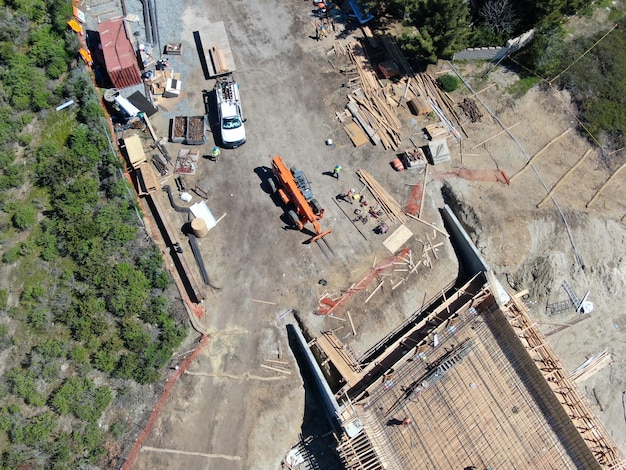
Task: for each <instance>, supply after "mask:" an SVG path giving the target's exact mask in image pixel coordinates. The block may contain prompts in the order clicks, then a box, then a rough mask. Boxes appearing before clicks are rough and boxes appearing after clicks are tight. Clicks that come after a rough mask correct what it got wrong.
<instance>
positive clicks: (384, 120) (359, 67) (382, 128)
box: [331, 42, 402, 150]
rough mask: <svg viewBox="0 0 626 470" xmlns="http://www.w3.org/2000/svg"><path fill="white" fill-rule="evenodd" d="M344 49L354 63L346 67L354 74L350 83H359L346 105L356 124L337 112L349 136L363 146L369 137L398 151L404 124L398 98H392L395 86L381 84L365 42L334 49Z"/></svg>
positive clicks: (357, 144)
mask: <svg viewBox="0 0 626 470" xmlns="http://www.w3.org/2000/svg"><path fill="white" fill-rule="evenodd" d="M344 50H345V51H346V53H347V55H348V57H349V58H350V60H351V62H352V65H353V67H350V68H349V69H348V70H346V73H347V74H348V73H349V74H352V75H353V76H352V77H351V78H349V81H348V83H349V85H350V86H353V85H354V86H357V88H356V89H355V90H354V91H353V92H352V93H351V94H349V95H348V104H347V105H346V109H347V110H348V113H349V116H351V121H353V122H354V124H353V123H351V122H350V119H348V120H346V119H345V118H343V115H340V114H337V116H338V117H339V119H340V120H341V122H342V123H343V124H344V129H345V131H346V133H347V134H348V137H350V139H351V140H352V142H353V143H354V145H355V146H359V145H362V144H363V143H365V142H367V140H368V139H369V140H370V141H371V142H372V143H373V144H374V145H378V144H381V145H382V146H383V147H384V148H385V149H390V148H391V149H394V150H397V149H398V148H399V146H400V140H401V138H400V129H401V127H402V123H401V122H400V119H399V118H398V113H397V112H396V110H395V109H394V107H393V106H392V105H393V104H394V103H397V101H394V100H393V99H389V98H388V95H390V94H391V91H392V89H391V87H389V86H388V87H387V88H383V87H382V86H381V84H380V82H379V81H378V78H377V76H376V71H375V70H374V68H373V67H372V65H371V64H370V62H369V59H368V58H367V55H366V52H365V49H364V48H363V46H362V45H361V44H359V43H356V42H355V43H352V44H349V45H348V47H347V48H344V46H342V45H340V44H338V43H335V45H334V47H333V50H331V52H335V54H337V55H342V54H343V52H344Z"/></svg>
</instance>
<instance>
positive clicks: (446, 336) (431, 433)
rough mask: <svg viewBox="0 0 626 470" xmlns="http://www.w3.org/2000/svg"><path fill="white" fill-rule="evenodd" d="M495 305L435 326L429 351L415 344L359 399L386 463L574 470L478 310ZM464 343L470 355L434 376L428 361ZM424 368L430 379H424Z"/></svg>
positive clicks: (486, 304)
mask: <svg viewBox="0 0 626 470" xmlns="http://www.w3.org/2000/svg"><path fill="white" fill-rule="evenodd" d="M493 307H494V304H493V299H488V300H486V301H484V302H482V303H481V304H480V305H477V306H475V308H470V309H468V310H465V311H464V312H461V313H460V315H459V317H458V319H457V321H456V323H455V324H454V326H453V327H451V324H447V325H445V326H444V325H442V326H441V327H439V328H438V329H437V335H438V346H437V347H436V348H434V347H433V346H432V344H433V342H432V341H433V338H432V337H431V338H430V345H429V347H428V350H427V351H424V353H423V354H418V353H417V349H416V352H415V355H414V357H413V358H412V359H411V360H410V361H409V362H407V363H406V364H405V365H404V366H402V367H401V369H400V370H396V371H394V372H393V374H392V375H390V376H386V377H384V378H383V381H382V383H381V384H380V385H379V386H378V387H377V388H376V389H374V390H373V391H372V392H371V396H370V397H369V399H365V400H363V401H362V402H361V403H362V404H364V406H363V408H362V410H359V413H360V414H361V415H362V416H361V419H362V421H363V422H364V423H365V424H366V427H365V432H366V433H368V435H369V434H370V433H371V436H370V439H369V441H370V442H369V444H370V447H371V446H374V447H375V448H376V451H377V453H379V454H380V456H381V457H382V456H387V457H386V458H384V459H383V460H384V461H385V464H386V468H388V469H396V468H397V469H401V468H412V469H419V468H465V467H470V466H476V467H477V468H481V466H484V467H486V466H491V467H492V468H544V469H569V468H576V465H575V463H574V462H573V461H572V458H571V457H570V456H569V455H568V454H567V452H566V450H565V448H564V447H563V445H562V444H561V442H560V441H559V439H558V436H557V435H556V434H555V431H554V430H553V429H552V427H551V426H550V424H549V423H548V422H547V421H546V418H545V416H544V415H543V413H542V411H541V409H540V407H539V405H538V404H537V403H536V402H535V400H534V398H533V395H532V394H531V393H530V391H529V390H528V389H527V388H526V385H525V383H524V377H522V376H520V375H519V371H520V368H518V367H516V366H515V364H513V363H511V362H510V357H509V355H507V354H506V351H505V350H503V349H502V345H501V344H499V343H498V341H497V340H496V338H495V337H494V334H493V333H492V331H491V330H490V328H489V326H488V325H487V324H486V323H485V321H489V320H488V318H485V317H484V316H483V315H481V314H480V313H485V314H487V316H489V315H490V314H489V313H487V311H489V310H492V309H493ZM495 315H500V313H499V312H496V313H495ZM465 340H470V341H471V342H472V346H471V348H470V349H469V353H468V354H467V355H465V356H464V357H462V358H461V359H460V360H457V361H456V362H455V364H454V365H453V366H452V367H451V368H449V369H448V370H447V371H446V372H445V373H444V375H443V376H441V377H439V378H437V379H435V380H432V366H431V367H430V369H429V365H432V364H436V363H437V361H438V360H441V358H442V357H443V356H444V355H445V354H446V352H450V351H452V350H453V349H454V347H457V346H458V345H459V344H461V343H462V342H463V341H465ZM429 372H431V379H430V381H431V383H430V384H428V383H427V384H421V382H420V381H423V380H424V378H425V377H427V376H428V374H429ZM527 383H528V382H527ZM370 451H371V450H370ZM389 456H392V458H391V457H389ZM348 468H355V469H356V468H362V467H358V466H356V467H348Z"/></svg>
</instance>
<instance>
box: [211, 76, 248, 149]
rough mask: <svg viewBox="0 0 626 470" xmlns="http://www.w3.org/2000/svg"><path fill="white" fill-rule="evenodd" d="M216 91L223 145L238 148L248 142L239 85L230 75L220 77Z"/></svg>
mask: <svg viewBox="0 0 626 470" xmlns="http://www.w3.org/2000/svg"><path fill="white" fill-rule="evenodd" d="M215 93H216V98H217V113H218V115H219V119H220V134H221V138H222V145H223V146H224V147H227V148H237V147H239V146H240V145H243V144H244V143H245V142H246V129H245V127H244V125H243V123H244V122H245V119H244V118H243V113H242V111H241V99H240V98H239V85H238V84H237V82H235V81H234V80H233V79H232V78H230V77H229V78H225V79H219V80H218V82H217V84H216V85H215Z"/></svg>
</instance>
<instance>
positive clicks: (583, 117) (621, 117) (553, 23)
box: [367, 0, 626, 153]
mask: <svg viewBox="0 0 626 470" xmlns="http://www.w3.org/2000/svg"><path fill="white" fill-rule="evenodd" d="M367 4H368V5H369V7H370V8H371V9H372V11H374V12H376V14H377V15H378V21H379V23H380V24H379V26H381V27H383V28H384V27H385V26H386V25H387V24H388V23H393V22H401V23H402V25H403V26H404V32H403V33H402V34H401V36H400V37H399V42H400V44H401V46H402V47H403V49H404V50H405V52H406V54H407V56H408V57H409V58H410V59H413V60H414V61H415V62H417V64H418V67H419V66H423V65H425V64H428V63H434V62H436V61H437V60H438V59H449V58H451V57H452V55H453V54H454V53H455V52H457V51H459V50H462V49H464V48H466V47H480V46H502V45H504V44H505V42H506V41H507V40H508V39H511V38H514V37H516V36H517V35H519V34H521V33H524V32H526V31H528V30H530V29H534V31H535V34H534V39H533V40H532V42H531V43H530V44H529V45H528V46H527V47H525V48H524V49H522V50H521V51H519V52H518V53H516V54H514V56H513V60H512V61H508V60H505V61H503V62H502V63H501V65H502V66H504V67H512V68H514V69H515V70H516V71H517V72H519V73H520V74H521V76H522V80H523V81H522V82H520V84H519V86H517V87H513V88H512V90H516V92H517V93H519V92H520V91H521V92H524V91H526V90H528V89H529V87H530V86H533V85H535V84H538V83H543V85H547V84H548V83H549V84H550V85H552V86H557V87H564V88H567V89H568V90H569V91H570V92H571V95H572V98H573V100H574V102H575V103H576V105H577V108H578V111H579V117H580V122H581V126H580V127H581V128H580V131H581V133H582V134H585V135H586V136H587V137H589V138H590V140H591V141H592V142H593V143H595V144H596V145H600V146H604V147H605V148H606V149H607V150H609V151H611V150H617V149H619V148H622V147H624V143H625V142H624V135H625V131H626V112H624V109H626V108H625V106H624V104H625V103H624V100H626V98H625V96H626V94H625V93H624V87H626V85H625V83H626V82H625V81H624V71H625V70H626V47H624V46H625V45H626V38H625V31H624V28H621V27H619V26H618V27H616V25H619V24H623V23H624V20H625V19H626V17H625V16H624V7H623V5H622V3H621V2H606V1H605V2H587V1H584V0H523V1H518V2H514V1H512V0H478V1H476V2H466V1H464V0H384V1H383V0H369V1H368V2H367ZM594 9H606V10H608V15H606V16H608V18H607V20H606V21H605V23H606V24H605V25H604V27H601V28H600V30H599V31H598V32H597V33H596V32H593V33H591V34H589V33H588V34H584V32H583V34H581V33H579V32H577V34H576V35H575V36H574V37H575V38H574V39H571V38H568V34H567V28H568V18H570V15H576V14H577V15H581V16H583V17H584V18H586V20H585V21H582V22H580V23H579V24H582V25H584V24H585V23H586V22H587V21H589V20H590V18H591V16H592V15H593V13H594ZM609 31H610V33H608V32H609ZM607 33H608V34H607ZM519 65H522V67H521V68H520V67H519ZM609 153H610V152H609Z"/></svg>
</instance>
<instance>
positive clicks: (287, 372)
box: [261, 364, 291, 375]
mask: <svg viewBox="0 0 626 470" xmlns="http://www.w3.org/2000/svg"><path fill="white" fill-rule="evenodd" d="M261 367H263V368H264V369H269V370H273V371H274V372H282V373H283V374H287V375H291V372H289V371H288V370H285V369H279V368H278V367H272V366H266V365H265V364H261Z"/></svg>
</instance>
